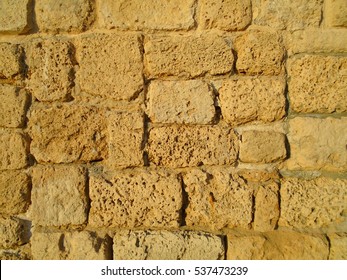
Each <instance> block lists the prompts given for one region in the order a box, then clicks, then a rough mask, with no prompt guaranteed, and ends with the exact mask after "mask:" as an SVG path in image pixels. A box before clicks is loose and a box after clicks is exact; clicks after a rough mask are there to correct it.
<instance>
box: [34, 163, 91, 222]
mask: <svg viewBox="0 0 347 280" xmlns="http://www.w3.org/2000/svg"><path fill="white" fill-rule="evenodd" d="M32 176H33V189H32V194H31V197H32V219H33V221H34V223H35V224H36V225H42V226H67V225H80V224H83V223H85V222H86V220H87V207H88V198H87V194H86V193H87V189H86V185H87V182H86V181H87V179H86V171H85V170H84V168H81V167H75V166H64V165H56V166H38V167H36V168H34V169H33V174H32Z"/></svg>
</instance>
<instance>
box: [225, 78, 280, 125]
mask: <svg viewBox="0 0 347 280" xmlns="http://www.w3.org/2000/svg"><path fill="white" fill-rule="evenodd" d="M284 91H285V80H284V79H283V78H275V77H260V78H250V77H247V78H243V77H239V78H237V79H230V80H225V81H224V82H223V84H222V86H221V87H220V89H219V98H220V105H221V109H222V115H223V118H224V119H225V120H226V121H227V122H228V123H230V124H231V125H240V124H244V123H248V122H253V121H260V122H272V121H275V120H279V119H281V118H283V117H284V116H285V103H286V99H285V94H284Z"/></svg>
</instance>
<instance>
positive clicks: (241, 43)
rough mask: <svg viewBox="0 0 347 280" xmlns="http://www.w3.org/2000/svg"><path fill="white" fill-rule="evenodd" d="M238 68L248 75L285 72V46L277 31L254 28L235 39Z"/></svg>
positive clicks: (240, 71)
mask: <svg viewBox="0 0 347 280" xmlns="http://www.w3.org/2000/svg"><path fill="white" fill-rule="evenodd" d="M235 49H236V52H237V61H236V69H237V71H238V72H239V73H242V74H247V75H278V74H281V73H283V60H284V54H285V52H284V48H283V45H282V39H281V37H280V36H279V35H278V33H277V32H270V31H257V30H252V31H248V32H246V33H244V34H243V35H241V36H239V37H237V38H236V39H235Z"/></svg>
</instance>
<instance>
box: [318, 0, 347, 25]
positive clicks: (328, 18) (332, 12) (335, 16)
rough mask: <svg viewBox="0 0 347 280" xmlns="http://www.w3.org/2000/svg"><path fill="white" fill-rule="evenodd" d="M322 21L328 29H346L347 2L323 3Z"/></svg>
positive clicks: (341, 0)
mask: <svg viewBox="0 0 347 280" xmlns="http://www.w3.org/2000/svg"><path fill="white" fill-rule="evenodd" d="M324 4H325V7H324V21H325V25H326V26H329V27H334V26H336V27H347V2H346V1H345V0H327V1H324Z"/></svg>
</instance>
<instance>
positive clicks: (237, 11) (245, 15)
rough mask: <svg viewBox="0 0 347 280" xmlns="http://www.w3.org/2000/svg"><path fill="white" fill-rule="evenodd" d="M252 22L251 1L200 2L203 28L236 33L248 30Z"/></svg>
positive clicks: (219, 0) (200, 19)
mask: <svg viewBox="0 0 347 280" xmlns="http://www.w3.org/2000/svg"><path fill="white" fill-rule="evenodd" d="M251 21H252V8H251V1H250V0H226V1H225V0H213V1H211V0H203V1H200V17H199V23H200V24H201V26H202V27H203V28H217V29H220V30H226V31H234V30H242V29H244V28H246V27H247V26H248V25H249V24H250V23H251Z"/></svg>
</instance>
